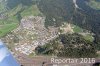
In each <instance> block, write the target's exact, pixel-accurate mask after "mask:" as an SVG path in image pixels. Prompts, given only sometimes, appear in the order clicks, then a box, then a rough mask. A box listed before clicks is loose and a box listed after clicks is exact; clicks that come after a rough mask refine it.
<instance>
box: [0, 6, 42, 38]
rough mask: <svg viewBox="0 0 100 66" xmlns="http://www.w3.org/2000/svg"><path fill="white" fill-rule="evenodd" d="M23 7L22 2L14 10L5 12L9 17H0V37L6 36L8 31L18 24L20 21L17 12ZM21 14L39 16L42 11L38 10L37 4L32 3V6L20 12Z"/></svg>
mask: <svg viewBox="0 0 100 66" xmlns="http://www.w3.org/2000/svg"><path fill="white" fill-rule="evenodd" d="M22 8H23V7H22V4H19V5H18V6H16V7H15V8H13V9H12V10H9V11H7V12H6V13H5V14H6V15H7V16H8V19H0V37H2V36H5V35H6V34H7V33H9V32H10V31H12V30H13V29H15V28H16V27H17V26H18V23H19V21H18V18H17V17H16V16H15V14H16V13H18V12H19V11H21V9H22ZM1 10H2V9H1ZM20 15H21V16H22V17H25V16H31V15H33V16H37V15H40V11H39V10H38V8H37V6H36V5H32V6H30V7H26V8H25V9H24V11H22V12H21V13H20Z"/></svg>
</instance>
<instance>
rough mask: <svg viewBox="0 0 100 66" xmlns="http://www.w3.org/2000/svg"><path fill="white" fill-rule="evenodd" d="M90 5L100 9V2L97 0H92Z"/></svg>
mask: <svg viewBox="0 0 100 66" xmlns="http://www.w3.org/2000/svg"><path fill="white" fill-rule="evenodd" d="M88 5H89V6H90V7H91V8H93V9H96V10H100V2H96V1H95V0H90V2H89V3H88Z"/></svg>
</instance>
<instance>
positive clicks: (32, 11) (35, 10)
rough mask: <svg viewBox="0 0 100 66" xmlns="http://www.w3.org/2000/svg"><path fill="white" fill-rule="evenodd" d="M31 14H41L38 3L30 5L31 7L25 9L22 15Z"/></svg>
mask: <svg viewBox="0 0 100 66" xmlns="http://www.w3.org/2000/svg"><path fill="white" fill-rule="evenodd" d="M31 15H34V16H38V15H40V11H39V9H38V8H37V6H36V5H32V6H30V7H29V8H27V9H25V10H24V11H23V12H22V13H21V16H22V17H24V16H31Z"/></svg>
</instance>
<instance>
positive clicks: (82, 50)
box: [36, 33, 97, 58]
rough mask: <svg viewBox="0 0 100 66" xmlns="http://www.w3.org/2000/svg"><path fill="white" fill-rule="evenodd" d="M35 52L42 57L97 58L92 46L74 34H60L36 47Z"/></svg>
mask: <svg viewBox="0 0 100 66" xmlns="http://www.w3.org/2000/svg"><path fill="white" fill-rule="evenodd" d="M36 52H37V53H39V54H44V55H56V56H58V57H71V58H80V57H82V58H83V57H96V56H97V54H96V50H95V48H94V44H93V43H92V42H90V41H87V40H85V39H84V38H83V37H82V36H81V35H79V34H76V33H75V34H62V35H60V36H59V37H58V38H57V39H55V40H53V41H50V42H49V43H48V44H46V45H44V46H39V47H37V48H36Z"/></svg>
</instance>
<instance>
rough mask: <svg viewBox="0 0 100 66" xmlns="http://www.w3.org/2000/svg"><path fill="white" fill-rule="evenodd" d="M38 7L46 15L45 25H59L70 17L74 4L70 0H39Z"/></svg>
mask: <svg viewBox="0 0 100 66" xmlns="http://www.w3.org/2000/svg"><path fill="white" fill-rule="evenodd" d="M38 8H39V10H40V11H41V12H42V13H43V14H44V15H45V16H46V20H45V21H46V23H45V25H46V26H51V25H55V26H60V25H61V24H62V23H63V22H64V21H66V20H70V19H71V17H72V15H73V11H74V4H73V1H72V0H41V1H40V2H39V5H38Z"/></svg>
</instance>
